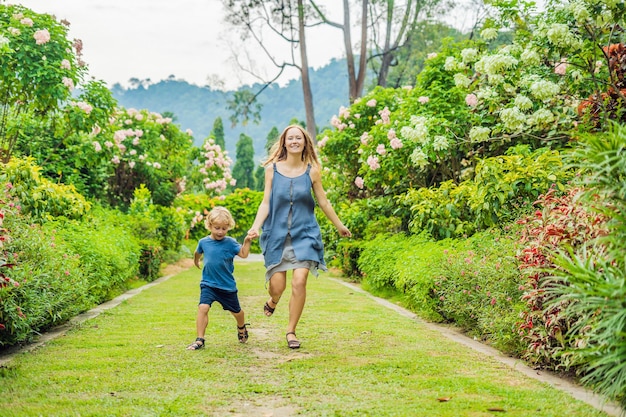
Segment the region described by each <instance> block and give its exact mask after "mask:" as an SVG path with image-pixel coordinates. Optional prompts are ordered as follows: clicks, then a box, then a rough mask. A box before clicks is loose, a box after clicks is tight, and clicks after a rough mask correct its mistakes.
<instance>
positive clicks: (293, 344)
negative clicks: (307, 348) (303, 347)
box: [285, 332, 300, 349]
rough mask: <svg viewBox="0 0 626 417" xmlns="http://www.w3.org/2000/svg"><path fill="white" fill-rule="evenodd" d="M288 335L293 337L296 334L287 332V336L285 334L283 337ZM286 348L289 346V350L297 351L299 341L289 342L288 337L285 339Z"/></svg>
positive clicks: (292, 340)
mask: <svg viewBox="0 0 626 417" xmlns="http://www.w3.org/2000/svg"><path fill="white" fill-rule="evenodd" d="M290 334H292V335H294V336H295V335H296V332H287V334H285V337H287V336H289V335H290ZM287 346H289V349H299V348H300V341H299V340H298V339H291V340H289V337H287Z"/></svg>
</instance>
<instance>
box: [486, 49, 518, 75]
mask: <svg viewBox="0 0 626 417" xmlns="http://www.w3.org/2000/svg"><path fill="white" fill-rule="evenodd" d="M517 63H518V61H517V59H515V58H514V57H513V56H511V55H509V54H500V53H498V54H494V55H485V56H484V57H482V58H481V59H480V60H479V61H478V62H476V71H478V72H480V73H483V74H486V75H488V76H493V75H496V74H504V73H505V72H506V71H508V70H510V69H512V68H514V67H516V66H517Z"/></svg>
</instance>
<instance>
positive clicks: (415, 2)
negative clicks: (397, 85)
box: [370, 0, 453, 87]
mask: <svg viewBox="0 0 626 417" xmlns="http://www.w3.org/2000/svg"><path fill="white" fill-rule="evenodd" d="M452 5H453V2H451V1H450V0H404V1H402V0H399V1H396V0H378V1H375V0H372V7H371V16H370V22H371V30H370V31H371V34H372V36H371V38H370V40H371V48H370V51H371V52H370V53H371V57H370V62H371V64H372V67H373V68H374V71H375V72H376V74H377V83H376V84H377V85H379V86H382V87H386V86H387V77H388V76H389V70H390V68H391V67H392V66H394V65H396V64H397V62H398V52H399V50H400V49H402V48H403V47H404V46H408V45H411V43H412V37H413V36H415V35H416V34H418V33H419V31H418V30H417V29H418V28H419V24H420V22H425V21H428V20H429V19H430V18H432V17H434V16H436V15H440V14H442V13H443V12H445V11H447V10H449V9H450V8H451V7H452Z"/></svg>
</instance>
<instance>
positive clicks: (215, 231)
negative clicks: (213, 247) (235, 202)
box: [209, 220, 228, 240]
mask: <svg viewBox="0 0 626 417" xmlns="http://www.w3.org/2000/svg"><path fill="white" fill-rule="evenodd" d="M209 230H210V231H211V238H212V239H213V240H222V239H224V236H226V234H227V233H228V223H227V222H223V221H219V220H218V221H216V222H214V223H212V224H211V225H210V226H209Z"/></svg>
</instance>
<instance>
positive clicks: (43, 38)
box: [33, 29, 50, 45]
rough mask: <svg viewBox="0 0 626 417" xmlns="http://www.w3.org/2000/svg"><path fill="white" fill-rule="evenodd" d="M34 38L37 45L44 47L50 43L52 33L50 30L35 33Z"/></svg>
mask: <svg viewBox="0 0 626 417" xmlns="http://www.w3.org/2000/svg"><path fill="white" fill-rule="evenodd" d="M33 38H35V43H36V44H37V45H43V44H44V43H48V42H49V41H50V32H48V29H41V30H38V31H35V33H34V34H33Z"/></svg>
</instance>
